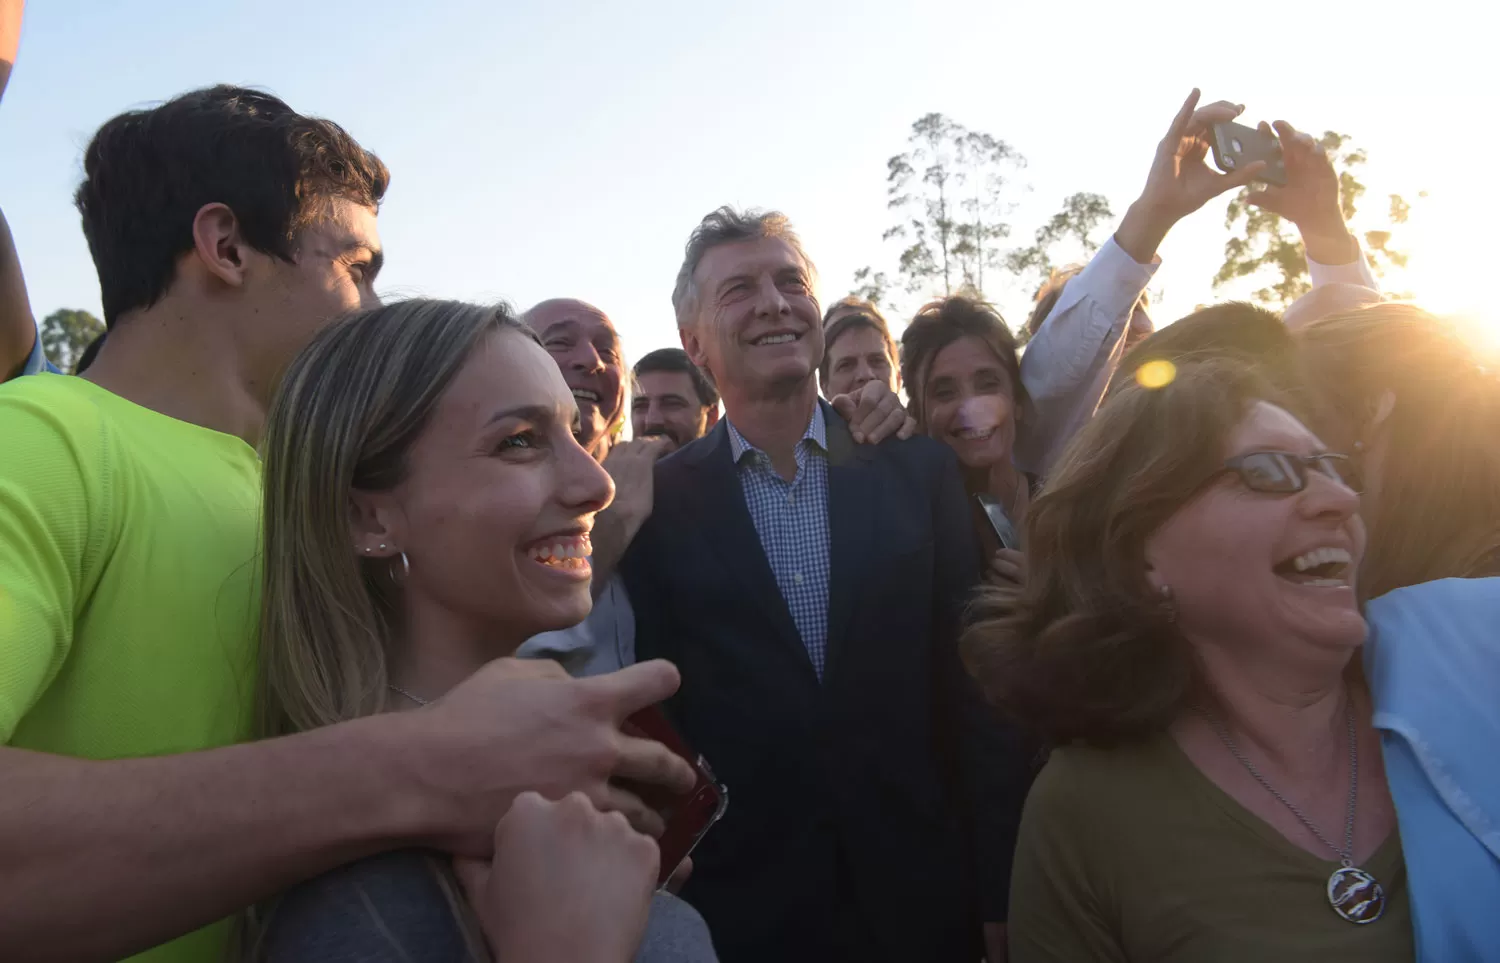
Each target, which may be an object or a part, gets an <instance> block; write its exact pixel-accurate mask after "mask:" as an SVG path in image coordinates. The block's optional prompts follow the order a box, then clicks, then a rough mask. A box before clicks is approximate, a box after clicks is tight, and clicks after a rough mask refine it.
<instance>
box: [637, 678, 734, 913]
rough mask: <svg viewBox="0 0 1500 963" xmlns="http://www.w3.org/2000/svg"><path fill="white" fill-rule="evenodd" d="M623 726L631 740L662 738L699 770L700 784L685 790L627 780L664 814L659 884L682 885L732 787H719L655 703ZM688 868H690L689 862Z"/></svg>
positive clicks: (664, 742)
mask: <svg viewBox="0 0 1500 963" xmlns="http://www.w3.org/2000/svg"><path fill="white" fill-rule="evenodd" d="M621 729H622V730H623V731H624V732H625V734H626V735H628V736H631V737H633V738H637V739H652V740H655V741H657V742H660V743H661V744H662V745H664V746H666V747H667V748H668V749H670V750H672V751H673V752H674V753H676V754H677V755H678V756H679V757H681V758H682V759H684V760H686V761H687V762H688V763H690V764H691V765H692V766H693V770H694V772H696V773H697V776H698V780H697V782H696V783H695V784H694V785H693V788H692V789H691V790H690V791H688V792H686V793H677V792H672V791H671V790H668V789H663V788H661V787H648V786H634V785H629V784H627V788H628V789H630V790H631V791H632V792H634V793H636V794H637V795H639V796H640V797H641V800H642V801H643V802H644V803H646V805H648V806H650V807H652V808H653V809H655V810H656V811H657V812H658V813H659V814H660V815H661V819H662V822H663V824H664V825H665V829H664V831H663V832H662V834H661V836H660V837H659V838H658V840H657V844H658V845H659V846H660V847H661V874H660V877H659V878H658V880H657V885H658V886H662V887H664V886H667V885H668V883H670V882H672V881H673V880H676V882H677V885H678V886H679V887H680V886H681V885H682V882H684V881H685V880H686V873H685V872H684V873H681V875H680V878H679V871H680V870H681V868H682V866H683V865H684V864H685V863H686V861H687V858H688V856H689V855H690V854H691V853H692V851H693V850H694V849H696V848H697V846H698V843H699V842H701V841H702V839H703V837H704V836H705V835H706V834H707V833H708V831H709V830H710V829H711V828H713V825H714V823H716V822H718V821H719V819H720V818H721V817H722V816H723V815H724V810H725V807H726V806H727V805H728V804H729V794H728V791H727V790H726V789H725V788H724V787H723V786H721V785H719V783H718V781H717V780H716V779H715V777H714V774H713V770H712V769H710V768H709V766H708V762H707V761H706V760H705V759H704V758H703V757H702V756H700V755H698V754H697V753H695V752H693V751H692V750H691V749H689V748H688V746H687V743H685V742H684V741H683V740H682V737H681V736H679V735H678V734H677V730H675V729H673V728H672V725H671V723H669V722H667V718H666V716H664V715H662V713H661V710H660V709H658V708H657V707H656V706H650V707H648V708H645V709H642V710H641V711H639V712H637V713H635V714H633V715H632V716H630V718H628V719H626V720H625V723H624V725H622V726H621ZM688 871H691V867H690V866H689V870H688Z"/></svg>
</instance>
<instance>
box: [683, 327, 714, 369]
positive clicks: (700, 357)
mask: <svg viewBox="0 0 1500 963" xmlns="http://www.w3.org/2000/svg"><path fill="white" fill-rule="evenodd" d="M677 337H678V338H679V339H681V341H682V350H684V351H686V352H687V356H688V358H689V359H690V360H691V361H692V362H693V364H695V365H697V366H698V367H699V368H702V369H703V370H704V371H707V370H708V356H707V355H706V354H704V353H703V342H702V340H701V339H700V338H699V337H698V328H697V326H696V325H693V326H691V327H689V326H686V325H684V326H681V327H679V328H678V329H677Z"/></svg>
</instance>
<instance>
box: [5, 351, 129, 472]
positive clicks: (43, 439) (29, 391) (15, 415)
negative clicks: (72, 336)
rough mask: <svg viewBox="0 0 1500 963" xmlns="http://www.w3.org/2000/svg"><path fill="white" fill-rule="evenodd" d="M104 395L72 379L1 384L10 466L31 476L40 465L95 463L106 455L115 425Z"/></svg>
mask: <svg viewBox="0 0 1500 963" xmlns="http://www.w3.org/2000/svg"><path fill="white" fill-rule="evenodd" d="M97 390H98V389H96V388H94V387H93V386H92V385H89V384H87V383H86V382H84V381H83V379H81V378H76V377H73V376H71V375H51V374H38V375H29V376H27V377H23V378H16V379H14V380H11V381H7V382H5V383H4V384H0V435H3V436H4V438H5V448H6V458H5V459H4V464H5V465H7V466H9V467H13V468H15V469H17V470H24V471H27V472H31V471H32V470H33V469H32V467H28V466H29V465H30V464H31V463H33V462H36V461H43V462H47V461H51V460H55V459H57V458H65V459H76V460H78V461H80V462H85V463H86V462H89V461H91V460H93V459H94V458H95V457H97V456H98V455H99V454H100V453H101V451H102V449H103V434H104V432H105V431H106V430H107V427H108V424H109V419H108V418H107V416H106V415H105V413H104V412H103V411H102V410H101V409H100V407H99V404H98V399H97V398H96V397H95V392H96V391H97Z"/></svg>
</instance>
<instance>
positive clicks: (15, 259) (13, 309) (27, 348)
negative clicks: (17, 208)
mask: <svg viewBox="0 0 1500 963" xmlns="http://www.w3.org/2000/svg"><path fill="white" fill-rule="evenodd" d="M38 337H39V335H38V334H37V330H36V320H35V319H34V318H33V317H32V315H31V300H30V299H29V298H28V297H27V296H26V278H25V277H24V276H23V275H22V274H21V259H20V257H19V256H17V254H16V245H15V242H14V241H12V240H11V236H10V225H9V224H8V223H6V220H5V212H4V211H0V381H9V380H10V379H11V378H14V377H15V376H16V375H18V374H20V373H21V372H22V369H23V368H25V367H26V362H27V360H28V359H29V358H30V357H31V353H32V350H33V349H34V348H35V347H36V343H37V339H38Z"/></svg>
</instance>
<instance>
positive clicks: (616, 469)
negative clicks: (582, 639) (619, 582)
mask: <svg viewBox="0 0 1500 963" xmlns="http://www.w3.org/2000/svg"><path fill="white" fill-rule="evenodd" d="M671 445H672V443H671V441H670V440H669V439H666V438H637V439H635V440H633V441H622V442H620V443H619V444H617V445H615V446H614V447H613V448H611V449H610V451H609V454H608V455H605V456H604V470H605V471H607V472H609V477H610V478H611V479H612V480H613V481H614V483H615V499H614V501H613V502H611V503H610V506H609V507H608V508H606V509H605V510H604V511H602V512H600V513H599V514H598V515H597V516H595V518H594V533H593V539H592V541H593V557H592V559H591V563H592V564H593V567H594V584H593V590H594V597H595V598H598V597H599V593H600V592H601V591H603V589H604V585H605V583H607V582H608V581H609V577H610V576H611V575H612V574H614V571H615V568H616V566H618V565H619V564H620V559H622V558H624V557H625V550H626V549H628V548H629V547H630V543H631V541H632V540H633V539H634V538H635V536H636V533H637V532H639V531H640V530H641V526H642V525H644V524H646V519H648V518H650V517H651V509H652V507H653V505H654V504H655V502H656V481H655V478H656V463H657V461H659V460H660V459H661V457H662V456H663V455H665V454H667V452H668V451H670V450H671Z"/></svg>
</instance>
